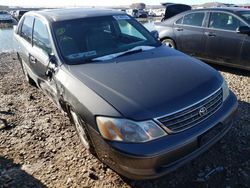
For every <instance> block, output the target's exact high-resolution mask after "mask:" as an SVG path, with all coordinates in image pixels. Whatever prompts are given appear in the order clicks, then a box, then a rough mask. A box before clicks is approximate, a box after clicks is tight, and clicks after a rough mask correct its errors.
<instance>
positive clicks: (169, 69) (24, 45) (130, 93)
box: [14, 8, 238, 179]
mask: <svg viewBox="0 0 250 188" xmlns="http://www.w3.org/2000/svg"><path fill="white" fill-rule="evenodd" d="M14 35H15V39H16V40H17V44H18V51H17V54H18V57H19V60H20V63H21V66H22V69H23V73H24V75H25V78H26V80H27V81H28V82H29V83H30V84H31V85H34V86H36V87H38V88H40V89H41V90H42V91H43V92H44V93H46V94H47V95H48V97H49V98H50V99H52V101H54V103H55V104H56V105H57V106H58V107H59V108H60V109H62V110H63V111H65V112H66V113H67V114H68V115H69V117H70V119H71V120H72V122H73V123H74V125H75V127H76V131H77V133H78V135H79V138H80V140H81V142H82V144H83V145H84V146H85V148H87V149H88V150H89V151H90V152H92V153H93V154H94V155H95V156H97V157H98V158H99V159H100V160H101V161H102V162H104V163H105V164H107V165H109V166H110V168H112V169H113V170H115V171H116V172H118V173H119V174H121V175H123V176H125V177H128V178H131V179H150V178H156V177H160V176H162V175H164V174H166V173H168V172H170V171H172V170H174V169H176V168H177V167H179V166H181V165H183V164H184V163H185V162H187V161H189V160H191V159H193V158H194V157H196V156H197V155H199V154H201V153H203V152H204V151H206V150H207V149H208V148H209V147H210V146H212V145H213V144H214V143H215V142H217V141H218V140H219V139H220V138H222V137H223V135H225V134H226V132H227V131H228V130H229V129H230V128H231V127H232V117H233V115H234V113H235V111H236V109H237V104H238V103H237V99H236V97H235V95H234V94H233V92H232V91H230V90H229V89H228V86H227V83H226V81H225V80H224V79H223V77H222V76H221V75H220V74H219V73H218V72H217V71H216V70H215V69H213V68H211V67H210V66H208V65H206V64H204V63H202V62H201V61H199V60H196V59H194V58H192V57H189V56H187V55H185V54H183V53H181V52H178V51H176V50H174V49H170V48H168V47H166V46H165V45H162V44H161V42H160V41H158V40H157V38H158V35H157V32H151V33H150V32H149V31H148V30H147V29H145V28H144V27H143V26H142V25H141V24H140V23H139V22H137V21H136V20H135V19H134V18H132V17H131V16H129V15H127V14H125V13H124V12H121V11H115V10H105V9H82V8H75V9H59V10H43V11H37V12H29V13H26V14H25V15H24V16H23V17H22V18H21V20H20V22H19V24H18V27H17V28H16V30H15V34H14Z"/></svg>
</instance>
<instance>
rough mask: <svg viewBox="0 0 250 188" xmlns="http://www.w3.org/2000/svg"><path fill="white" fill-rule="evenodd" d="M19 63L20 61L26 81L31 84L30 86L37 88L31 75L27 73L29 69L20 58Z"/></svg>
mask: <svg viewBox="0 0 250 188" xmlns="http://www.w3.org/2000/svg"><path fill="white" fill-rule="evenodd" d="M19 61H20V64H21V67H22V71H23V74H24V77H25V80H26V81H27V82H28V83H29V85H31V86H33V87H36V88H37V85H36V82H35V81H34V80H33V79H32V78H31V77H30V76H29V73H28V72H27V69H26V68H25V66H24V65H23V61H22V60H21V59H20V57H19Z"/></svg>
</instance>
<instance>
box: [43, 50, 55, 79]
mask: <svg viewBox="0 0 250 188" xmlns="http://www.w3.org/2000/svg"><path fill="white" fill-rule="evenodd" d="M48 55H49V64H48V68H47V71H46V73H45V75H46V76H47V77H48V78H49V80H51V79H52V76H53V74H54V73H55V71H56V68H57V59H56V56H55V55H54V54H53V53H50V54H48Z"/></svg>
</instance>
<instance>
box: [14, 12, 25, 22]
mask: <svg viewBox="0 0 250 188" xmlns="http://www.w3.org/2000/svg"><path fill="white" fill-rule="evenodd" d="M26 12H28V10H16V11H15V12H14V18H15V19H16V20H17V21H19V20H20V19H21V18H22V16H23V15H24V14H25V13H26Z"/></svg>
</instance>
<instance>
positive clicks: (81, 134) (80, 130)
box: [70, 111, 89, 149]
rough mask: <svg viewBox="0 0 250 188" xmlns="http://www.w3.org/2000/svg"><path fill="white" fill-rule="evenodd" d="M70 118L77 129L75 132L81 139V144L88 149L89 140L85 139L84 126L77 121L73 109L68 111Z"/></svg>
mask: <svg viewBox="0 0 250 188" xmlns="http://www.w3.org/2000/svg"><path fill="white" fill-rule="evenodd" d="M70 113H71V116H72V119H73V121H74V123H75V127H76V130H77V133H78V135H79V138H80V139H81V142H82V144H83V145H84V147H85V148H87V149H89V142H88V139H87V135H86V132H85V130H84V128H83V127H82V125H81V123H80V122H79V118H78V117H77V115H76V113H75V112H73V111H70Z"/></svg>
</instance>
